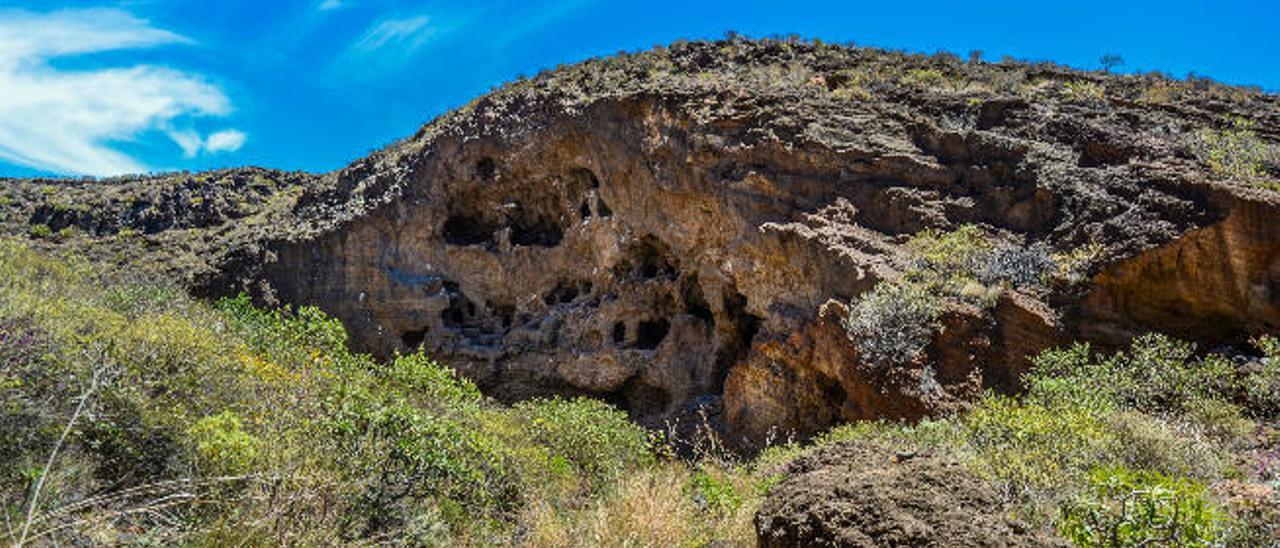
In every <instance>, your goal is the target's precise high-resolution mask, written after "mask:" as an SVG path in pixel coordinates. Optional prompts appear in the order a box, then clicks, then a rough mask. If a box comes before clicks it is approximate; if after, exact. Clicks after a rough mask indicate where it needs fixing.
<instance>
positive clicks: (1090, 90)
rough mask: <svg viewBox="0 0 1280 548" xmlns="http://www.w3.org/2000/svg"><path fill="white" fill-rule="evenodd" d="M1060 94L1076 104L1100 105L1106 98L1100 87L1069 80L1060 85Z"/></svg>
mask: <svg viewBox="0 0 1280 548" xmlns="http://www.w3.org/2000/svg"><path fill="white" fill-rule="evenodd" d="M1062 94H1063V95H1064V96H1065V97H1066V99H1067V100H1068V101H1072V102H1076V103H1101V102H1103V101H1104V99H1105V98H1106V93H1105V92H1104V91H1103V89H1102V86H1100V85H1098V84H1095V83H1093V82H1089V81H1087V80H1071V81H1068V82H1065V83H1063V84H1062Z"/></svg>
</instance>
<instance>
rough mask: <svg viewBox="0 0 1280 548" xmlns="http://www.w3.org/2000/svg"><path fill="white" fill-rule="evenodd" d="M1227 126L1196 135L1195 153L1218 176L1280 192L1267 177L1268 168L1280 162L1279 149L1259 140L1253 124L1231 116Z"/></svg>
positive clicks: (1193, 144)
mask: <svg viewBox="0 0 1280 548" xmlns="http://www.w3.org/2000/svg"><path fill="white" fill-rule="evenodd" d="M1225 125H1226V127H1224V128H1222V129H1209V128H1205V129H1201V130H1199V131H1197V132H1196V133H1195V134H1193V135H1192V137H1191V139H1190V142H1189V147H1190V148H1191V152H1192V153H1193V154H1195V155H1196V157H1197V158H1199V159H1200V161H1202V162H1204V163H1205V164H1208V166H1209V168H1210V169H1212V170H1213V172H1214V173H1216V174H1218V175H1222V176H1225V177H1230V178H1233V179H1238V180H1241V181H1245V182H1249V183H1252V184H1255V185H1258V186H1262V187H1265V188H1270V189H1273V190H1275V189H1277V188H1280V183H1278V182H1277V181H1275V180H1274V179H1273V178H1271V177H1270V175H1269V174H1268V173H1267V166H1268V164H1275V163H1277V161H1280V158H1278V155H1280V153H1278V152H1277V150H1276V147H1275V146H1274V145H1270V144H1268V143H1266V142H1265V141H1263V140H1262V139H1260V138H1259V137H1258V135H1257V133H1255V132H1254V131H1253V126H1254V123H1253V121H1252V120H1248V119H1246V118H1241V117H1236V116H1229V117H1227V118H1226V124H1225Z"/></svg>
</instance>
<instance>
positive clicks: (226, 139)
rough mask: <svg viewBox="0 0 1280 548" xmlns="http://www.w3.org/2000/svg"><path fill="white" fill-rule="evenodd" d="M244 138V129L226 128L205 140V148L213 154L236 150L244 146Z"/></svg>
mask: <svg viewBox="0 0 1280 548" xmlns="http://www.w3.org/2000/svg"><path fill="white" fill-rule="evenodd" d="M244 139H245V135H244V132H243V131H236V130H234V129H226V130H222V131H219V132H217V133H214V134H212V135H209V138H208V139H205V140H204V149H205V150H206V151H208V152H209V153H211V154H216V153H219V152H235V151H237V150H240V147H242V146H244Z"/></svg>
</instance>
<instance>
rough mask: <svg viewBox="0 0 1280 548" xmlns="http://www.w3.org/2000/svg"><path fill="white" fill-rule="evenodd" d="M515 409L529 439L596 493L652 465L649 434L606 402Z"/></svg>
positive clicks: (584, 400)
mask: <svg viewBox="0 0 1280 548" xmlns="http://www.w3.org/2000/svg"><path fill="white" fill-rule="evenodd" d="M515 408H516V411H517V412H518V413H520V414H521V416H522V417H523V419H524V420H523V424H524V425H525V427H526V429H527V430H526V431H527V432H528V435H529V437H530V439H531V440H533V441H535V442H537V443H538V444H540V445H543V446H545V447H546V448H547V449H548V450H549V451H550V452H551V454H552V455H559V456H563V457H564V458H565V459H566V460H567V461H568V462H570V463H572V464H573V465H574V466H575V467H576V468H577V469H579V470H581V471H582V472H583V477H584V480H585V481H586V482H587V483H588V484H589V485H590V486H591V487H592V488H593V489H598V488H600V487H602V486H604V485H605V484H606V483H607V482H609V481H610V480H613V479H615V478H617V477H618V476H619V475H620V474H623V473H625V472H627V471H628V470H632V469H635V468H637V467H640V466H644V465H647V464H650V463H651V462H653V458H654V457H653V452H652V451H651V447H652V443H651V441H652V440H651V439H650V436H649V434H648V433H647V432H646V431H645V430H644V429H643V428H640V427H639V426H636V425H635V423H632V422H631V421H630V420H629V419H628V418H627V415H626V413H623V412H621V411H618V410H617V409H614V408H613V407H612V406H610V405H609V404H606V403H604V402H601V401H598V400H593V399H589V398H576V399H572V400H563V399H558V398H557V399H550V400H534V401H529V402H522V403H520V404H517V405H516V406H515Z"/></svg>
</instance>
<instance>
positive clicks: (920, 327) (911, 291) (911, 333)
mask: <svg viewBox="0 0 1280 548" xmlns="http://www.w3.org/2000/svg"><path fill="white" fill-rule="evenodd" d="M942 311H943V303H942V300H941V299H939V298H938V296H937V294H935V293H933V292H931V291H929V290H928V289H927V288H926V287H925V286H924V285H921V284H913V283H885V284H880V285H878V286H876V288H875V289H873V290H872V291H871V292H870V293H867V294H866V295H863V296H862V297H861V298H859V299H858V300H857V302H855V303H854V305H853V308H852V309H851V310H850V312H849V317H848V319H847V320H846V321H845V329H846V330H848V332H849V335H850V336H851V337H852V338H853V339H854V340H855V341H856V342H857V343H858V351H859V353H860V355H861V357H862V359H863V360H865V361H866V362H867V363H870V364H872V365H874V366H876V367H890V366H894V365H900V364H904V363H908V362H910V361H911V360H913V359H915V358H916V356H919V355H920V353H921V352H923V351H924V348H925V346H926V345H927V344H929V337H930V336H931V335H932V333H933V330H934V324H935V322H936V321H937V319H938V316H939V315H941V314H942Z"/></svg>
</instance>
